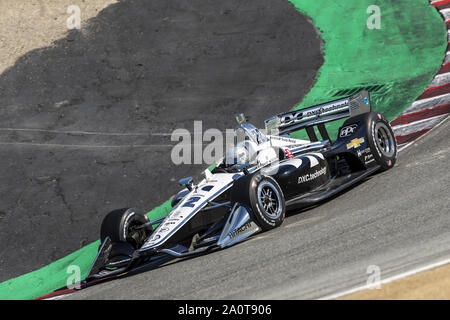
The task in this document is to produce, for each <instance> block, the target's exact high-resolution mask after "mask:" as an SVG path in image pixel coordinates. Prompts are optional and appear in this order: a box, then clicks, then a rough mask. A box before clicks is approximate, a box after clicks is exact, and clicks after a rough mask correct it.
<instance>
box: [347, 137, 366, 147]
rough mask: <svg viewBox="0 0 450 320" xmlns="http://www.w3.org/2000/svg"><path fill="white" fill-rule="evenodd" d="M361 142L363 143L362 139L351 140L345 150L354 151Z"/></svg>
mask: <svg viewBox="0 0 450 320" xmlns="http://www.w3.org/2000/svg"><path fill="white" fill-rule="evenodd" d="M363 142H364V138H359V139H353V140H352V141H350V143H347V149H351V148H355V149H356V148H358V147H359V146H360V145H361V143H363Z"/></svg>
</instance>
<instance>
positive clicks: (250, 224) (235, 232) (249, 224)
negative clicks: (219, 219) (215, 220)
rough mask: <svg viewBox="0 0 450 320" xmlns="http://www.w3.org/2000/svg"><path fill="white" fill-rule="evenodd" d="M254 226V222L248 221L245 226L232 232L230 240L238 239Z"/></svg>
mask: <svg viewBox="0 0 450 320" xmlns="http://www.w3.org/2000/svg"><path fill="white" fill-rule="evenodd" d="M251 226H252V222H251V221H248V222H247V223H245V224H244V225H242V226H240V227H239V228H237V229H234V230H233V231H231V232H230V235H229V237H230V239H233V238H234V237H236V236H237V235H238V234H240V233H242V232H244V231H245V230H247V229H249V228H250V227H251Z"/></svg>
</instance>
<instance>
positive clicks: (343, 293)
mask: <svg viewBox="0 0 450 320" xmlns="http://www.w3.org/2000/svg"><path fill="white" fill-rule="evenodd" d="M449 263H450V258H447V259H444V260H442V261H439V262H435V263H432V264H429V265H426V266H423V267H419V268H415V269H412V270H410V271H406V272H403V273H400V274H398V275H395V276H392V277H389V278H386V279H384V280H382V281H381V282H380V284H381V285H383V284H387V283H389V282H392V281H395V280H399V279H402V278H405V277H408V276H412V275H414V274H417V273H419V272H423V271H427V270H430V269H434V268H437V267H440V266H443V265H445V264H449ZM366 289H369V288H368V286H367V285H364V286H359V287H356V288H353V289H349V290H345V291H341V292H338V293H334V294H331V295H328V296H325V297H322V298H319V299H318V300H331V299H336V298H340V297H343V296H347V295H349V294H352V293H356V292H359V291H363V290H366Z"/></svg>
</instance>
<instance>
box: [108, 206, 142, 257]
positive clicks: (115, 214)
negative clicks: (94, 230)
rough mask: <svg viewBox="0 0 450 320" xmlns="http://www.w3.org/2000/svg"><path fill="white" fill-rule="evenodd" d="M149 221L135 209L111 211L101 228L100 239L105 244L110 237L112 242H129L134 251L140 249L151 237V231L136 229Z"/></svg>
mask: <svg viewBox="0 0 450 320" xmlns="http://www.w3.org/2000/svg"><path fill="white" fill-rule="evenodd" d="M148 221H149V219H148V217H147V216H146V215H144V214H142V213H139V212H137V210H136V209H134V208H123V209H117V210H114V211H111V212H110V213H108V214H107V215H106V216H105V218H104V219H103V222H102V226H101V228H100V239H101V241H102V242H103V241H104V240H105V238H106V237H109V238H110V239H111V241H112V242H127V243H129V244H130V245H131V246H132V247H133V248H134V249H138V248H140V247H141V246H142V245H143V244H144V242H145V240H146V239H147V238H148V236H149V231H148V230H146V229H145V228H144V229H139V230H137V229H135V227H136V226H140V225H142V224H144V223H146V222H148Z"/></svg>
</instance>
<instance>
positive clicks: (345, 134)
mask: <svg viewBox="0 0 450 320" xmlns="http://www.w3.org/2000/svg"><path fill="white" fill-rule="evenodd" d="M357 127H358V125H357V124H352V125H351V126H347V127H344V128H342V129H341V133H340V134H339V137H341V138H345V137H348V136H351V135H352V134H353V133H354V132H355V130H356V128H357Z"/></svg>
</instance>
